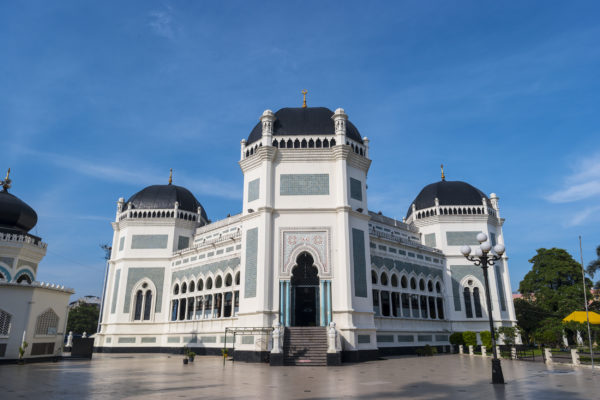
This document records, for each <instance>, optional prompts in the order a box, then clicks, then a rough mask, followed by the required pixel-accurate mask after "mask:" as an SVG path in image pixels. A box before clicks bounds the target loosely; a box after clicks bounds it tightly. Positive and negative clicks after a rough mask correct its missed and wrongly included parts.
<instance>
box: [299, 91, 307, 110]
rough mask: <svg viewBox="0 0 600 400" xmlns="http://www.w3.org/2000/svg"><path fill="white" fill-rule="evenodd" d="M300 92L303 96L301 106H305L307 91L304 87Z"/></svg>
mask: <svg viewBox="0 0 600 400" xmlns="http://www.w3.org/2000/svg"><path fill="white" fill-rule="evenodd" d="M301 93H302V95H303V96H304V101H303V102H302V108H306V93H308V91H306V89H304V90H303V91H302V92H301Z"/></svg>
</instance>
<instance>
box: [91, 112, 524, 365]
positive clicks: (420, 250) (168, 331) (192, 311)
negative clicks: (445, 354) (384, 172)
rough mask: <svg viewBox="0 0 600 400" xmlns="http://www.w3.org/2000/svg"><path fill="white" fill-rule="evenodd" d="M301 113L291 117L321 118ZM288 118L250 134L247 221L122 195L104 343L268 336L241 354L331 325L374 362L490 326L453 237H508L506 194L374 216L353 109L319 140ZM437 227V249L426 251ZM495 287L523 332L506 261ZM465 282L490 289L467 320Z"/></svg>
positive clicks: (502, 319)
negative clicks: (386, 353) (237, 332)
mask: <svg viewBox="0 0 600 400" xmlns="http://www.w3.org/2000/svg"><path fill="white" fill-rule="evenodd" d="M284 110H285V109H284ZM290 110H291V111H286V112H288V114H285V115H289V113H291V114H294V115H302V116H304V117H306V116H308V117H310V116H311V115H313V114H311V111H310V110H311V109H304V110H306V111H302V110H301V109H290ZM319 112H322V109H321V111H319ZM302 113H304V114H302ZM330 113H331V112H330ZM278 114H279V115H281V118H283V115H284V114H280V112H278V113H273V112H271V111H270V110H266V111H265V112H264V113H263V115H262V116H261V117H260V121H261V122H260V125H259V126H257V127H258V129H259V130H260V132H259V133H260V135H259V136H260V137H259V138H258V139H256V137H254V138H253V137H252V135H251V138H249V141H248V142H247V141H246V140H242V143H241V155H240V161H239V165H240V167H241V170H242V173H243V174H244V187H243V208H242V210H243V211H242V213H241V214H238V215H235V216H232V217H229V218H227V219H225V220H221V221H217V222H214V223H206V221H205V220H204V218H203V216H202V212H201V208H198V210H197V211H195V210H194V211H189V210H183V211H182V210H181V209H179V206H180V205H179V203H174V204H173V205H172V206H171V207H170V208H158V209H154V208H146V207H147V206H148V204H149V203H146V204H145V206H144V208H140V207H138V208H134V206H133V204H130V202H125V201H124V200H123V199H120V200H119V202H118V206H117V215H116V218H115V222H113V229H114V236H113V251H112V256H111V259H110V261H109V270H108V279H107V285H106V290H105V293H104V307H103V314H102V316H101V320H102V323H101V331H100V332H99V333H98V334H97V335H96V343H95V346H96V347H98V348H100V349H101V350H102V351H143V350H152V349H154V350H156V349H158V348H163V349H165V348H168V349H174V348H179V347H182V346H189V347H192V348H194V349H197V350H200V351H206V352H212V351H213V350H214V351H217V350H218V349H219V348H222V347H223V346H224V343H223V341H224V333H225V328H233V327H238V328H241V327H259V328H260V327H262V328H265V332H266V333H265V334H263V335H260V334H257V335H254V336H245V337H242V338H241V339H239V341H236V344H235V348H236V350H241V351H248V352H267V351H269V350H271V345H272V344H271V337H270V334H269V333H268V329H269V328H271V327H273V326H274V325H277V324H281V325H283V326H306V325H317V326H319V325H321V326H326V325H328V324H329V323H330V322H331V321H333V322H335V324H336V325H335V326H336V329H337V332H338V334H339V337H340V339H341V340H340V341H339V348H338V350H342V351H344V352H347V353H354V354H358V352H364V354H370V355H373V354H376V353H377V351H378V350H379V351H382V350H385V349H386V348H388V349H402V348H407V349H409V348H414V347H417V346H423V345H425V344H430V345H438V346H441V345H447V344H448V336H449V334H450V333H451V332H453V331H462V330H474V331H483V330H489V324H488V320H487V319H486V314H485V295H484V293H485V292H484V291H483V290H482V288H483V282H482V280H481V279H480V278H479V275H480V272H479V273H478V272H476V271H477V269H478V268H477V267H475V266H472V270H473V271H475V272H473V273H470V272H469V271H467V270H466V269H465V268H463V267H461V266H464V265H467V264H468V262H467V261H466V260H464V257H462V256H460V253H459V252H458V249H459V247H460V246H455V245H450V244H448V243H447V242H446V241H445V239H444V238H445V236H444V235H445V234H446V232H463V233H464V237H466V238H469V237H471V236H472V235H471V233H470V232H479V231H484V232H486V233H494V234H495V240H497V241H498V242H503V241H504V237H503V235H502V223H503V220H502V219H500V218H499V211H498V207H497V200H496V201H495V202H494V203H493V204H495V207H493V208H489V209H488V207H487V206H486V207H484V206H483V205H482V206H481V207H482V208H486V210H485V212H484V213H483V214H480V215H468V214H467V215H462V214H461V215H447V216H445V215H441V214H440V213H439V211H438V213H437V215H435V216H434V215H433V213H432V212H430V213H429V214H427V217H425V216H424V217H423V218H416V217H415V213H413V214H411V215H410V216H409V217H408V219H407V220H406V222H401V221H397V220H394V219H391V218H387V217H385V216H383V215H378V214H375V213H372V212H369V211H368V202H367V190H366V182H367V174H368V171H369V168H370V165H371V160H370V159H369V140H368V139H367V138H366V137H364V138H360V137H357V136H356V135H354V136H350V135H349V133H348V132H349V129H350V125H349V124H350V123H349V121H348V117H347V115H346V114H345V112H344V110H343V109H337V110H336V111H335V112H334V113H331V114H333V115H331V120H332V121H333V125H332V131H327V130H325V129H324V131H323V133H322V134H320V133H319V132H315V128H314V126H315V124H312V125H311V129H312V130H311V129H308V128H307V130H308V131H310V132H311V133H308V134H304V135H303V134H298V133H297V132H296V133H289V132H291V131H289V132H288V134H286V133H285V132H284V128H286V124H289V123H290V122H289V120H286V121H283V120H282V121H278V116H277V115H278ZM314 115H316V114H314ZM286 118H290V117H289V116H288V117H286ZM294 118H295V117H294ZM292 119H293V118H292ZM299 120H301V118H300V119H299ZM277 124H278V125H277ZM317 125H318V124H317ZM321 125H323V126H326V125H327V124H326V121H323V123H322V124H321ZM307 126H308V125H307ZM301 128H302V127H301ZM256 129H257V128H255V130H256ZM277 129H279V131H277ZM316 129H318V128H316ZM352 129H354V130H355V128H354V127H353V126H352ZM354 132H357V131H356V130H355V131H354ZM253 134H254V131H253ZM250 139H252V141H250ZM165 186H166V185H165ZM165 186H162V188H163V189H164V188H165ZM163 189H160V190H163ZM157 190H158V189H157ZM150 206H151V204H150ZM469 207H471V206H469ZM482 212H483V211H482ZM418 215H420V214H418ZM423 215H426V214H423ZM429 215H431V216H429ZM432 233H433V234H435V235H436V240H435V243H434V242H428V245H426V244H425V241H426V238H427V240H430V239H431V237H432V236H427V235H430V234H432ZM459 236H460V235H459ZM453 237H454V238H456V235H454V236H453ZM464 244H468V243H464ZM459 256H460V257H459ZM455 266H457V267H455ZM465 271H466V272H465ZM479 271H480V269H479ZM459 278H460V282H456V280H457V279H459ZM497 278H499V279H501V281H502V282H503V285H497V282H496V279H497ZM453 282H455V283H454V285H453ZM411 283H412V284H413V285H414V288H411ZM404 284H406V287H403V285H404ZM490 284H491V287H492V302H493V307H494V315H493V317H494V320H495V324H496V325H497V326H500V325H511V326H512V325H514V323H515V317H514V309H513V305H512V298H511V295H510V284H509V276H508V269H507V263H506V257H504V260H503V266H502V268H501V269H500V270H499V272H498V274H496V273H492V274H491V277H490ZM457 285H458V287H457ZM465 287H468V288H469V290H471V292H470V293H473V289H474V288H475V287H477V288H479V290H480V293H481V297H480V300H479V302H478V305H479V306H480V307H481V310H482V311H481V313H480V312H479V307H477V306H476V305H475V299H473V297H471V298H472V299H473V300H472V301H471V303H472V304H471V305H469V307H471V310H472V312H471V315H470V316H467V314H466V311H467V306H465V304H464V301H465V300H464V295H463V290H464V288H465ZM497 288H500V290H501V293H500V294H499V293H498V290H497ZM471 296H473V295H471ZM457 297H458V298H457ZM407 299H408V303H407ZM407 305H408V306H407ZM476 309H477V310H476ZM228 340H231V337H230V338H229V339H228ZM228 347H229V346H228ZM400 351H401V350H400ZM350 358H352V357H350ZM355 358H356V357H355Z"/></svg>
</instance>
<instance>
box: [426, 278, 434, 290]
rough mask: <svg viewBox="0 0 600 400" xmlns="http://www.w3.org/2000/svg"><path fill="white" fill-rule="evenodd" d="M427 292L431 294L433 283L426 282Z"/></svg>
mask: <svg viewBox="0 0 600 400" xmlns="http://www.w3.org/2000/svg"><path fill="white" fill-rule="evenodd" d="M427 290H429V291H430V292H433V282H431V281H428V282H427Z"/></svg>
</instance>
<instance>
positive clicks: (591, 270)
mask: <svg viewBox="0 0 600 400" xmlns="http://www.w3.org/2000/svg"><path fill="white" fill-rule="evenodd" d="M596 256H597V257H598V258H596V259H595V260H594V261H592V262H590V263H589V264H588V266H587V273H588V274H590V276H591V277H592V278H593V277H594V274H595V273H596V272H597V271H598V270H600V246H598V247H596ZM598 283H600V281H598Z"/></svg>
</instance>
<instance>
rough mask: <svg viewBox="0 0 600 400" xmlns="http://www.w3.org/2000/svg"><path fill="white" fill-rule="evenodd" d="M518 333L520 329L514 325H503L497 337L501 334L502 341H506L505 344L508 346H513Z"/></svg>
mask: <svg viewBox="0 0 600 400" xmlns="http://www.w3.org/2000/svg"><path fill="white" fill-rule="evenodd" d="M518 333H519V331H518V329H517V328H516V327H514V326H501V327H500V328H498V331H497V334H498V336H497V338H499V337H500V335H502V341H503V342H504V344H505V345H507V346H512V345H513V344H515V338H516V337H517V334H518Z"/></svg>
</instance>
